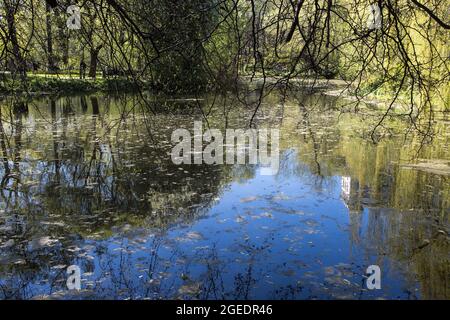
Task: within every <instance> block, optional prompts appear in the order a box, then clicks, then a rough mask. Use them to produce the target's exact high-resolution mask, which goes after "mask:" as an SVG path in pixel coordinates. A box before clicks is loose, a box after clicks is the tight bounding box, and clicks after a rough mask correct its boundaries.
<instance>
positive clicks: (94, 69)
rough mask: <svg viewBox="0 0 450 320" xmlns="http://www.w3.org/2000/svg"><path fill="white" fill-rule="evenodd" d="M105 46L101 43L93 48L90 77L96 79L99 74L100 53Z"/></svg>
mask: <svg viewBox="0 0 450 320" xmlns="http://www.w3.org/2000/svg"><path fill="white" fill-rule="evenodd" d="M102 47H103V46H102V45H100V46H98V47H97V48H91V52H90V53H91V63H90V67H89V77H91V78H93V79H95V78H96V76H97V62H98V54H99V52H100V50H101V48H102Z"/></svg>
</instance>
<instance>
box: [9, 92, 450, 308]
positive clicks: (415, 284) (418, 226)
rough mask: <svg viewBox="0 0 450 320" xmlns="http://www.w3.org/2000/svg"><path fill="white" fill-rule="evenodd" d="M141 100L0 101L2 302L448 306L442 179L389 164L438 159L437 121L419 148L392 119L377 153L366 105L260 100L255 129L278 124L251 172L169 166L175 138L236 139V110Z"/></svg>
mask: <svg viewBox="0 0 450 320" xmlns="http://www.w3.org/2000/svg"><path fill="white" fill-rule="evenodd" d="M149 98H150V99H149V101H150V103H148V102H147V103H143V101H142V100H141V99H140V98H139V97H137V96H101V95H98V96H81V97H77V96H75V97H62V98H37V99H35V100H32V101H20V100H17V99H14V100H5V101H2V102H1V106H0V112H1V114H0V119H1V121H0V147H1V153H2V154H1V156H2V165H1V166H0V176H1V192H0V197H1V199H0V268H1V269H0V288H1V291H0V297H1V298H3V299H24V298H64V299H71V298H75V299H78V298H100V299H101V298H116V299H123V298H132V299H144V298H149V299H161V298H186V299H192V298H202V299H223V298H228V299H230V298H231V299H236V298H237V299H254V298H274V299H303V298H354V299H358V298H375V297H377V298H410V299H415V298H446V299H448V298H450V292H449V288H450V286H449V277H448V274H449V271H450V270H449V268H450V264H449V254H448V253H449V235H448V234H449V233H448V232H449V224H448V214H449V201H450V194H449V193H450V185H449V184H450V183H449V179H448V174H445V172H444V173H436V171H433V170H431V171H430V170H427V168H425V170H417V168H411V167H405V166H404V164H405V163H408V164H409V163H413V162H414V161H413V160H412V159H413V158H414V159H432V160H440V161H441V162H442V161H444V162H445V161H446V162H447V163H448V162H450V154H449V152H448V139H449V135H448V132H449V130H448V128H447V127H448V121H447V122H446V119H442V120H441V121H439V122H438V123H437V124H436V126H437V128H438V130H441V134H440V135H439V136H438V137H437V138H436V139H435V140H433V141H432V142H431V143H430V144H428V145H425V146H422V147H421V148H418V145H419V144H420V143H421V141H420V140H419V139H418V138H416V137H414V135H409V136H408V137H406V138H405V136H404V127H403V126H402V123H401V122H399V121H398V122H396V121H394V120H393V121H392V123H390V125H391V126H390V130H389V134H386V135H385V137H383V139H382V140H381V142H380V143H378V144H376V145H375V144H373V142H372V141H371V140H370V139H369V133H368V128H370V125H371V122H373V121H375V120H374V119H373V117H371V113H373V112H374V111H373V110H370V109H367V110H365V111H364V112H362V113H360V114H358V115H355V114H353V113H352V112H348V113H347V112H345V109H343V107H342V104H341V101H339V100H337V99H335V98H327V97H324V96H318V95H316V96H305V95H300V94H299V95H298V96H292V97H290V99H287V100H284V99H282V97H280V96H278V95H277V94H273V95H271V96H269V97H267V98H266V100H265V102H264V104H263V106H262V109H261V111H262V112H261V113H260V114H259V116H258V118H257V119H256V124H257V126H259V127H276V128H280V130H281V137H280V144H281V149H282V151H281V152H282V153H281V155H280V160H281V163H280V170H279V173H278V175H276V176H262V175H260V168H259V167H258V166H252V165H234V166H230V165H220V166H219V165H183V166H176V165H174V164H173V163H172V162H171V160H170V151H171V148H172V143H171V142H170V136H171V133H172V131H173V130H174V129H175V128H180V127H182V128H187V129H190V128H192V126H193V122H194V120H206V121H204V123H205V124H207V125H209V126H210V127H211V128H219V129H222V130H224V129H225V128H228V127H230V128H243V127H245V125H246V124H247V123H248V119H249V118H250V117H251V115H252V110H251V108H248V109H247V108H245V107H240V106H239V103H238V101H237V100H235V99H233V98H231V97H221V98H217V97H209V96H206V97H202V98H201V99H199V98H196V99H187V100H186V99H184V100H183V99H178V98H171V99H167V98H164V97H149ZM250 100H251V98H250ZM343 110H344V111H343ZM417 150H419V154H417ZM422 169H423V168H422ZM73 264H76V265H79V266H80V268H81V270H82V272H83V281H82V288H83V290H82V291H80V292H69V291H67V290H66V286H65V281H66V274H65V270H66V268H67V266H69V265H73ZM371 264H378V265H380V266H381V268H382V271H383V280H382V290H379V291H368V290H367V289H365V286H364V277H363V275H364V273H365V269H366V267H367V266H369V265H371Z"/></svg>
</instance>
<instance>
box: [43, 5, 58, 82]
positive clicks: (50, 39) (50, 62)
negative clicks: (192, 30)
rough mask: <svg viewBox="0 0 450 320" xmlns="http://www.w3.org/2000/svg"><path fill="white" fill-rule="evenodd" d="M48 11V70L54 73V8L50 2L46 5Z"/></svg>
mask: <svg viewBox="0 0 450 320" xmlns="http://www.w3.org/2000/svg"><path fill="white" fill-rule="evenodd" d="M45 11H46V12H45V13H46V28H47V59H48V67H47V68H48V72H50V73H52V72H55V71H56V62H55V56H54V54H53V34H52V18H51V14H52V8H51V7H50V5H49V3H48V2H47V3H46V6H45Z"/></svg>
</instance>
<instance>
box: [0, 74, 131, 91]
mask: <svg viewBox="0 0 450 320" xmlns="http://www.w3.org/2000/svg"><path fill="white" fill-rule="evenodd" d="M137 89H138V85H137V84H136V83H135V82H134V81H133V80H130V79H127V78H109V79H103V78H99V79H83V80H82V79H75V78H70V77H64V76H42V75H30V76H28V77H27V81H26V82H22V81H20V80H18V79H13V78H7V77H3V79H1V78H0V94H1V95H20V94H32V95H45V94H72V93H89V92H94V91H105V92H114V91H120V92H127V91H134V90H137Z"/></svg>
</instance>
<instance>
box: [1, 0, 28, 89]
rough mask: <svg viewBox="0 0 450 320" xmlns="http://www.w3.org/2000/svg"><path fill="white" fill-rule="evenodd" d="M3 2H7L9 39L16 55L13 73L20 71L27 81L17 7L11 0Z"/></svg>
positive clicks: (23, 78) (22, 77)
mask: <svg viewBox="0 0 450 320" xmlns="http://www.w3.org/2000/svg"><path fill="white" fill-rule="evenodd" d="M3 2H4V4H5V11H6V21H7V24H8V34H9V39H10V40H11V45H12V53H13V56H14V66H13V70H11V71H12V72H13V73H19V75H20V77H21V79H22V80H23V81H25V80H26V78H27V74H26V65H25V60H24V59H23V56H22V53H21V52H20V46H19V41H18V39H17V29H16V21H15V17H14V15H15V14H16V8H17V7H16V6H15V5H14V4H13V3H10V1H7V0H5V1H3Z"/></svg>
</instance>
